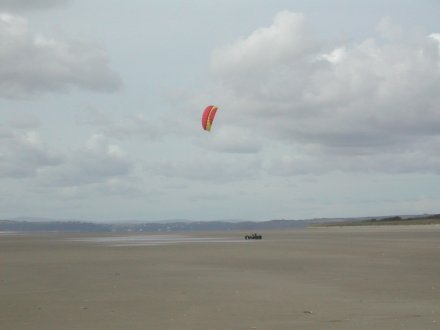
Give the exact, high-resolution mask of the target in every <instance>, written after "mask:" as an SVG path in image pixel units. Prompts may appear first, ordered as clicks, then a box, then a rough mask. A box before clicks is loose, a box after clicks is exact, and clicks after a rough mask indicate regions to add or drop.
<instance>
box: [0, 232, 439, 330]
mask: <svg viewBox="0 0 440 330" xmlns="http://www.w3.org/2000/svg"><path fill="white" fill-rule="evenodd" d="M244 234H247V233H244V232H228V233H203V234H189V235H188V234H182V235H177V236H175V235H171V236H170V235H168V236H166V237H168V238H167V239H168V241H166V240H165V239H163V238H161V237H160V236H156V235H155V236H151V235H145V236H144V235H139V234H136V235H130V236H129V237H128V236H124V235H93V234H87V235H80V234H72V235H61V234H33V235H0V297H1V299H0V329H23V330H25V329H44V330H50V329H57V330H58V329H179V330H182V329H183V330H185V329H188V330H189V329H191V330H196V329H203V330H206V329H214V330H215V329H219V330H220V329H221V330H224V329H270V330H275V329H283V330H284V329H314V330H316V329H368V330H371V329H439V328H440V226H428V225H427V226H406V227H403V226H394V227H392V226H389V227H382V226H381V227H349V228H313V229H305V230H296V231H286V232H272V231H267V232H262V234H263V240H262V241H245V240H244V239H242V237H243V235H244ZM114 236H117V237H116V239H115V237H114ZM164 237H165V236H164ZM193 238H197V240H194V239H193ZM154 240H155V241H154ZM164 240H165V241H166V242H163V241H164ZM115 242H116V243H115ZM152 242H153V243H154V244H153V243H152Z"/></svg>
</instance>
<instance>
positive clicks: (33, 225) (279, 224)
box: [0, 214, 440, 233]
mask: <svg viewBox="0 0 440 330" xmlns="http://www.w3.org/2000/svg"><path fill="white" fill-rule="evenodd" d="M432 223H438V224H440V214H434V215H426V214H425V215H413V216H391V217H386V216H384V217H360V218H327V219H326V218H320V219H308V220H268V221H243V220H230V221H229V220H228V221H187V220H168V221H158V222H139V221H138V222H130V223H94V222H84V221H78V220H49V219H44V218H29V217H28V218H15V219H12V220H0V231H14V232H66V233H69V232H77V233H111V232H165V233H166V232H191V231H194V232H196V231H230V230H242V231H249V232H257V231H260V230H283V229H300V228H305V227H309V226H325V227H327V226H372V225H414V224H432Z"/></svg>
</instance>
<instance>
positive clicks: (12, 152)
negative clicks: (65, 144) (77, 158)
mask: <svg viewBox="0 0 440 330" xmlns="http://www.w3.org/2000/svg"><path fill="white" fill-rule="evenodd" d="M62 162H63V158H62V157H61V156H60V155H57V154H56V153H53V152H50V151H48V150H47V149H46V148H45V147H44V146H43V145H42V144H41V143H40V142H39V141H38V136H37V135H36V133H34V132H30V131H25V132H23V133H20V134H19V133H17V132H14V131H11V130H9V129H4V128H2V127H0V177H6V178H25V177H33V176H35V175H36V174H37V172H38V171H39V170H42V169H44V168H47V167H53V166H57V165H59V164H61V163H62Z"/></svg>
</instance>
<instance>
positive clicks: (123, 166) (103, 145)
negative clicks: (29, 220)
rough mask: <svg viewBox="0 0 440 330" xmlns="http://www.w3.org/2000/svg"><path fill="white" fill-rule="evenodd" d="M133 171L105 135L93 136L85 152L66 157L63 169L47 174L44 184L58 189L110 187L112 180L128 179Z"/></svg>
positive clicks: (83, 149) (118, 149)
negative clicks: (84, 186)
mask: <svg viewBox="0 0 440 330" xmlns="http://www.w3.org/2000/svg"><path fill="white" fill-rule="evenodd" d="M132 169H133V166H132V164H131V162H130V161H129V160H128V159H126V157H125V154H124V152H123V151H122V150H121V149H120V148H119V147H118V146H116V145H113V144H110V143H109V142H108V140H107V139H106V138H105V137H104V136H102V135H93V136H92V137H91V138H90V139H89V140H88V141H87V143H86V145H85V146H84V147H83V148H82V149H80V150H77V151H74V152H73V153H72V154H71V155H70V156H69V157H66V161H65V163H64V164H63V166H60V167H58V168H56V169H51V170H50V171H46V173H45V176H44V177H43V178H42V180H43V181H45V182H46V184H47V185H57V186H82V185H88V184H97V183H98V184H101V183H106V184H109V182H110V181H111V180H114V179H117V178H120V177H127V176H128V175H129V174H130V173H131V171H132ZM109 180H110V181H109Z"/></svg>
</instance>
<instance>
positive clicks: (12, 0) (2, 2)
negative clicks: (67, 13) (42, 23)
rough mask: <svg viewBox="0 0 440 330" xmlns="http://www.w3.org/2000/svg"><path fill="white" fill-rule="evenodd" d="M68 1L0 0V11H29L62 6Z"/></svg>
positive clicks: (68, 0)
mask: <svg viewBox="0 0 440 330" xmlns="http://www.w3.org/2000/svg"><path fill="white" fill-rule="evenodd" d="M69 2H70V0H0V11H2V10H4V11H30V10H41V9H48V8H53V7H58V6H63V5H65V4H67V3H69Z"/></svg>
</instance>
